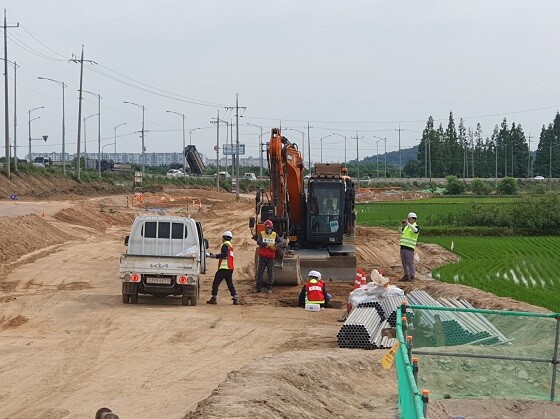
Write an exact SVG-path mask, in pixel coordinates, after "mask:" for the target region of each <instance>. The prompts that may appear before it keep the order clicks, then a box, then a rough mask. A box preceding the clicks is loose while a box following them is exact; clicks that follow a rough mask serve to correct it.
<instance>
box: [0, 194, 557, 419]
mask: <svg viewBox="0 0 560 419" xmlns="http://www.w3.org/2000/svg"><path fill="white" fill-rule="evenodd" d="M14 187H15V186H12V187H11V188H12V189H10V187H6V186H5V185H2V184H0V190H1V191H2V192H3V193H5V195H6V196H7V195H9V193H7V192H10V191H11V190H13V188H14ZM34 187H35V188H40V185H39V186H34ZM27 188H28V189H27V190H29V186H27ZM70 189H71V188H70ZM22 190H23V189H22ZM49 191H50V192H44V191H43V192H41V191H40V190H38V192H36V193H35V194H28V193H21V196H20V199H19V200H18V201H8V200H3V201H0V231H1V232H2V233H1V234H0V375H1V377H2V379H1V383H2V385H1V386H0V406H1V408H0V409H1V413H0V417H9V418H65V417H68V418H91V417H93V415H94V413H95V411H96V410H97V409H98V408H100V407H104V406H107V407H109V408H111V409H112V410H113V411H114V412H115V413H117V414H118V415H119V416H120V417H121V418H181V417H186V418H203V417H204V418H206V417H271V418H293V417H302V418H312V417H313V418H314V417H347V418H360V417H375V418H395V417H396V416H397V414H398V411H397V407H396V403H397V389H396V373H395V370H394V369H390V370H384V369H382V368H381V366H380V363H379V362H380V359H381V357H382V356H383V355H384V353H385V351H361V350H350V349H340V348H338V346H337V343H336V334H337V332H338V331H339V330H340V327H341V324H342V323H340V322H339V321H338V320H339V319H340V318H341V316H342V315H343V314H344V312H345V306H346V300H347V296H348V293H349V292H350V291H351V290H352V288H353V284H351V283H348V284H346V283H329V284H328V287H329V291H330V292H331V293H332V294H333V305H334V308H332V309H326V310H322V311H320V312H318V313H315V312H307V311H304V310H302V309H300V308H297V307H295V305H296V300H297V293H298V292H299V287H298V286H293V287H277V288H275V289H274V292H273V293H272V294H267V293H264V294H263V293H261V294H252V293H251V288H252V287H253V275H254V270H253V266H252V264H253V254H254V253H253V252H254V247H255V246H254V242H253V241H252V239H251V237H250V231H249V228H248V219H249V217H250V216H252V215H253V210H254V202H253V200H252V198H250V197H245V196H242V197H241V199H240V200H239V201H236V200H235V195H232V194H226V193H217V192H213V191H202V190H185V189H180V190H166V191H164V192H162V193H160V194H158V195H157V196H152V197H151V200H152V202H153V204H154V205H153V206H154V208H156V207H164V206H165V207H166V208H167V211H168V212H169V213H181V214H186V213H189V214H190V215H191V216H192V217H193V218H195V219H196V220H197V221H202V223H203V226H204V229H205V235H206V237H207V238H208V239H209V241H210V246H211V250H217V248H218V247H219V244H220V241H219V240H220V236H221V233H222V232H223V230H225V229H228V230H232V231H233V233H234V239H233V243H234V247H235V255H236V266H237V268H236V272H235V275H234V280H235V285H236V287H237V291H238V294H239V295H240V296H241V301H242V305H240V306H234V305H232V304H231V300H230V297H229V295H228V293H227V288H226V287H225V284H223V285H222V286H221V289H220V293H219V296H218V305H217V306H211V305H207V304H204V301H205V300H206V299H207V298H208V297H209V294H210V286H211V282H212V277H213V273H214V269H215V266H214V265H213V264H212V261H210V264H211V267H210V269H209V271H208V272H207V274H206V275H204V278H203V284H202V291H201V298H200V300H201V301H200V302H201V303H202V304H199V305H198V306H196V307H185V306H182V305H181V303H180V298H173V297H168V298H165V299H156V298H153V297H142V296H141V297H140V299H139V303H138V304H137V305H124V304H122V302H121V295H120V281H119V279H118V264H119V257H120V255H121V254H122V253H123V252H124V251H125V246H124V244H123V238H124V236H125V235H126V234H127V233H128V229H129V228H130V225H131V222H132V220H133V219H134V217H135V216H136V215H137V214H139V213H140V211H139V210H138V208H136V207H130V206H127V202H128V201H127V199H128V197H127V196H125V195H112V196H94V197H91V196H92V194H86V195H88V196H89V197H86V196H81V195H82V194H75V193H72V194H62V195H61V194H60V193H59V191H60V189H57V188H56V187H53V188H50V189H49ZM90 192H91V191H90ZM114 192H115V191H111V192H110V193H114ZM10 193H13V192H10ZM99 193H102V191H97V194H99ZM372 193H373V192H372ZM94 195H95V194H94ZM38 199H41V200H38ZM399 199H401V198H399ZM356 244H357V249H358V260H359V263H358V266H360V267H362V268H364V269H365V270H366V271H370V270H371V269H372V268H374V267H375V268H381V269H382V270H383V272H384V273H385V275H386V276H389V277H390V278H392V279H393V280H396V279H397V278H400V276H402V270H401V268H400V262H399V260H398V235H397V233H396V232H392V231H388V230H383V229H377V228H367V229H366V228H359V229H358V230H357V232H356ZM418 253H419V256H420V261H419V263H418V270H419V272H420V279H421V280H420V281H418V282H417V283H414V284H413V285H409V286H407V287H406V288H405V289H406V290H410V289H412V287H414V288H423V289H426V290H427V291H428V292H429V293H430V294H432V295H434V296H439V295H441V296H451V297H456V298H464V299H467V300H469V301H470V302H471V303H472V304H473V305H475V306H476V307H483V308H492V309H510V310H531V311H546V310H544V309H543V308H539V307H534V306H530V305H528V304H525V303H520V302H516V301H513V300H511V299H507V298H499V297H495V296H493V295H491V294H488V293H485V292H482V291H479V290H475V289H472V288H469V287H464V286H457V285H448V284H442V283H439V282H437V281H434V280H432V279H431V278H430V277H429V272H430V271H431V269H433V268H434V267H436V266H439V265H441V264H443V263H448V262H450V261H453V260H454V259H455V257H454V256H453V255H451V254H449V253H448V252H446V251H445V250H444V249H442V248H439V247H438V246H433V245H425V244H424V245H420V246H419V248H418ZM446 402H456V401H446ZM430 409H431V410H430V417H431V418H435V417H438V418H439V417H441V418H447V417H450V416H451V415H452V414H455V415H459V414H462V415H463V416H467V417H477V418H498V417H499V418H501V417H508V418H522V417H523V418H528V417H560V407H559V406H558V405H557V404H549V403H526V402H508V401H476V403H474V402H473V403H470V402H469V404H466V403H464V404H463V405H462V406H461V407H460V408H457V406H454V405H452V404H450V403H448V404H443V402H441V403H440V402H434V403H430Z"/></svg>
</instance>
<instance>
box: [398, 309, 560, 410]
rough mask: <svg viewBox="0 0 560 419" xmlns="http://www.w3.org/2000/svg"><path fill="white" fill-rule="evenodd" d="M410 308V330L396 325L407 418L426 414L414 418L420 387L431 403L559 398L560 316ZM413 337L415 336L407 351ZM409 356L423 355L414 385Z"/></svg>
mask: <svg viewBox="0 0 560 419" xmlns="http://www.w3.org/2000/svg"><path fill="white" fill-rule="evenodd" d="M408 307H409V309H411V310H412V312H410V311H409V314H408V317H407V321H406V322H404V328H403V322H402V321H401V322H400V324H398V325H397V335H398V339H399V341H400V342H401V349H402V351H403V353H399V355H400V356H401V358H400V359H399V358H397V372H398V375H399V376H398V379H399V405H400V408H401V412H402V417H405V418H416V417H421V416H418V415H416V416H414V415H412V414H411V413H410V412H411V407H410V406H411V403H412V402H411V401H410V400H414V402H415V403H416V402H417V400H416V398H417V396H419V395H418V388H420V389H428V390H429V391H430V398H445V399H449V398H451V399H464V398H507V399H523V400H526V399H541V400H551V401H554V400H558V391H559V385H558V379H557V377H556V374H557V368H556V366H557V364H558V356H559V353H558V350H559V347H558V346H559V342H558V341H559V334H560V332H559V330H560V328H559V325H560V313H555V314H537V313H522V312H511V311H494V310H478V309H468V308H453V307H439V306H438V307H435V306H424V305H409V306H408ZM399 313H400V311H399ZM399 318H400V314H399ZM401 328H402V330H399V329H401ZM406 336H411V337H412V340H411V343H410V344H409V345H408V346H407V343H406V342H407V339H406ZM409 356H410V357H411V358H412V359H414V358H418V373H417V379H416V380H415V379H414V377H413V378H412V381H415V382H410V378H409V377H408V375H409V374H408V368H409V367H410V369H411V361H409ZM559 379H560V378H559ZM401 381H403V383H402V385H401ZM407 386H408V389H407ZM401 391H402V394H401ZM401 399H402V401H401ZM405 399H406V400H405Z"/></svg>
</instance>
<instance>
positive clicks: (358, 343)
mask: <svg viewBox="0 0 560 419" xmlns="http://www.w3.org/2000/svg"><path fill="white" fill-rule="evenodd" d="M381 323H382V321H381V317H379V314H377V311H376V310H375V308H372V307H356V308H355V309H354V310H352V311H351V312H350V314H349V315H348V318H347V319H346V321H345V322H344V324H343V325H342V328H341V329H340V331H339V332H338V334H337V335H336V337H337V341H338V346H339V347H341V348H360V349H375V348H376V345H375V344H374V343H373V339H372V338H373V337H374V334H375V333H376V329H378V327H379V325H380V324H381ZM379 333H380V331H379Z"/></svg>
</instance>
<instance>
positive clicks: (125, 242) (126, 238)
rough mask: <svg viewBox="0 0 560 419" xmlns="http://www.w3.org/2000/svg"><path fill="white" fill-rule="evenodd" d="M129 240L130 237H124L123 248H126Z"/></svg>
mask: <svg viewBox="0 0 560 419" xmlns="http://www.w3.org/2000/svg"><path fill="white" fill-rule="evenodd" d="M129 239H130V236H126V237H125V238H124V245H125V246H128V240H129Z"/></svg>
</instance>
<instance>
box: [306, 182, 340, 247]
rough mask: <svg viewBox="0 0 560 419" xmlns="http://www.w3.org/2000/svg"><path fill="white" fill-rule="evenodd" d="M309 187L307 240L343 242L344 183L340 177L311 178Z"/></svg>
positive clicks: (311, 241) (313, 241)
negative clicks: (327, 178)
mask: <svg viewBox="0 0 560 419" xmlns="http://www.w3.org/2000/svg"><path fill="white" fill-rule="evenodd" d="M308 188H309V189H308V194H307V198H308V206H307V208H308V209H309V211H308V214H307V227H308V228H307V235H306V236H307V237H306V240H307V242H309V243H323V244H326V243H342V237H343V234H344V218H345V217H344V214H345V208H344V206H345V197H344V183H343V182H342V181H341V180H340V179H336V180H335V179H332V180H330V179H329V180H323V179H311V180H310V182H309V187H308Z"/></svg>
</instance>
